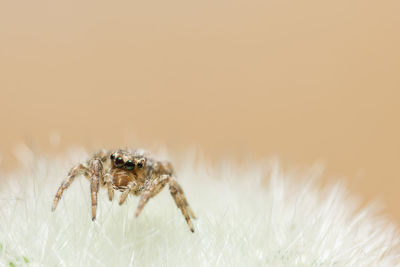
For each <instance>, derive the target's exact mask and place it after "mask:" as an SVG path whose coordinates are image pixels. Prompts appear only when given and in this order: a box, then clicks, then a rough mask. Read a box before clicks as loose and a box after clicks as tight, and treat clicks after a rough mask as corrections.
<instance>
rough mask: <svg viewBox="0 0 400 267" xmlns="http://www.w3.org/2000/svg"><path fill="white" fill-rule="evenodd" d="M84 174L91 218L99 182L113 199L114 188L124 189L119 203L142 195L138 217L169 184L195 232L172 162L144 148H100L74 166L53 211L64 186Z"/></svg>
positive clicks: (60, 190) (95, 205)
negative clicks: (90, 207)
mask: <svg viewBox="0 0 400 267" xmlns="http://www.w3.org/2000/svg"><path fill="white" fill-rule="evenodd" d="M82 174H83V175H84V176H85V177H86V178H87V179H88V180H89V181H90V194H91V201H92V220H95V219H96V208H97V193H98V191H99V185H100V186H102V187H106V188H107V189H108V198H109V199H110V201H112V199H113V196H114V190H119V191H121V192H122V194H121V198H120V200H119V204H120V205H121V204H123V203H124V201H125V200H126V198H127V197H128V194H129V193H132V194H134V195H136V196H139V195H140V200H139V205H138V207H137V210H136V214H135V215H136V217H137V216H139V214H140V212H141V211H142V209H143V207H144V206H145V205H146V203H147V202H148V201H149V199H150V198H151V197H154V196H155V195H157V194H158V193H159V192H160V191H161V190H162V189H163V187H164V186H165V185H166V184H168V185H169V191H170V193H171V196H172V197H173V199H174V200H175V203H176V205H177V206H178V208H179V209H180V210H181V212H182V214H183V216H184V217H185V219H186V222H187V224H188V225H189V228H190V231H192V232H194V229H193V225H192V222H191V220H190V218H192V219H195V216H194V213H193V211H192V210H191V209H190V207H189V204H188V202H187V201H186V197H185V195H184V193H183V190H182V188H181V186H180V185H179V184H178V182H177V181H176V179H175V177H174V171H173V168H172V165H171V163H170V162H167V161H157V160H155V159H153V158H152V157H151V155H150V154H149V153H147V152H144V151H143V150H133V151H127V150H115V151H113V152H109V151H105V150H101V151H99V152H97V153H95V154H94V155H93V157H92V158H90V159H89V160H87V162H86V163H80V164H77V165H76V166H74V167H73V168H71V170H70V171H69V173H68V176H67V178H66V179H65V180H64V181H63V182H62V183H61V185H60V187H59V188H58V191H57V193H56V195H55V197H54V201H53V207H52V211H54V210H55V209H56V207H57V204H58V202H59V200H60V198H61V196H62V194H63V192H64V190H66V189H67V188H68V187H69V186H70V185H71V183H72V182H73V180H74V179H75V177H76V176H78V175H82Z"/></svg>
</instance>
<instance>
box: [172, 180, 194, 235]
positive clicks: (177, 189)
mask: <svg viewBox="0 0 400 267" xmlns="http://www.w3.org/2000/svg"><path fill="white" fill-rule="evenodd" d="M168 184H169V191H170V193H171V196H172V198H173V199H174V200H175V204H176V205H177V206H178V208H179V209H180V210H181V212H182V214H183V216H184V217H185V220H186V223H187V224H188V225H189V228H190V231H192V232H194V228H193V224H192V221H191V220H190V217H192V218H193V219H195V216H194V213H193V211H192V210H191V209H190V207H189V204H188V202H187V200H186V197H185V194H184V193H183V190H182V188H181V186H180V185H179V184H178V182H177V181H176V179H175V178H174V177H169V180H168Z"/></svg>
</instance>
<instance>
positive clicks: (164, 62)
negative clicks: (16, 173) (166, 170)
mask: <svg viewBox="0 0 400 267" xmlns="http://www.w3.org/2000/svg"><path fill="white" fill-rule="evenodd" d="M399 14H400V2H399V1H366V0H363V1H348V0H337V1H317V0H315V1H283V0H274V1H270V0H263V1H243V0H241V1H237V0H235V1H232V0H229V1H228V0H225V1H212V0H203V1H183V0H182V1H176V0H172V1H161V0H158V1H140V2H139V1H15V0H13V1H7V0H5V1H1V2H0V122H1V132H0V153H1V154H2V155H3V161H2V168H6V169H8V170H9V169H11V168H13V167H15V164H14V162H15V158H14V157H13V154H12V151H13V148H14V146H15V144H17V143H19V142H24V143H27V144H29V145H30V146H32V147H35V148H36V149H38V150H41V151H48V152H50V151H52V152H61V151H63V149H64V148H65V147H68V146H69V145H71V144H76V145H81V144H82V145H85V146H86V147H88V148H90V149H96V148H98V147H99V146H103V145H104V146H106V147H112V146H125V144H130V145H132V144H133V145H135V144H136V143H140V144H142V145H154V144H164V145H166V146H167V147H168V148H170V149H177V150H181V149H185V148H186V147H188V146H189V147H192V146H195V147H197V149H199V150H201V151H203V152H204V154H205V155H206V156H207V157H209V158H211V159H221V158H222V157H225V156H229V157H234V158H236V159H239V160H240V159H243V158H244V157H246V156H249V157H254V158H264V157H268V156H271V155H279V156H280V158H281V160H282V161H283V162H284V163H285V164H286V165H290V164H300V165H307V164H312V163H313V162H315V161H319V160H323V161H324V162H325V163H326V164H327V165H326V166H327V177H331V178H330V179H337V177H338V176H341V177H346V179H347V181H348V184H349V187H350V188H351V189H352V190H353V191H354V192H356V193H358V194H360V195H361V196H363V197H364V198H365V199H367V200H371V199H375V198H380V199H382V200H383V202H384V203H385V204H386V206H387V211H388V213H389V214H390V215H391V216H392V217H393V218H395V219H397V220H398V221H400V209H399V207H398V205H397V204H398V201H399V193H398V192H399V190H400V127H399V115H400V106H399V104H400V91H399V90H400V52H399V51H400V16H399ZM56 133H59V134H60V135H61V145H60V146H59V147H52V146H51V145H50V143H51V142H49V140H50V139H51V140H53V141H52V142H53V143H54V142H56V141H57V140H56V139H57V134H56ZM138 140H140V141H138Z"/></svg>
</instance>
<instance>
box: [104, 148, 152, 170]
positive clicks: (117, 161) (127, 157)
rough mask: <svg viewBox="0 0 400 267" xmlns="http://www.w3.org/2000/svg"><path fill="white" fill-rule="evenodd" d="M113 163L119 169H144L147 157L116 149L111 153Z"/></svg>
mask: <svg viewBox="0 0 400 267" xmlns="http://www.w3.org/2000/svg"><path fill="white" fill-rule="evenodd" d="M110 160H111V165H112V166H113V167H115V168H118V169H125V170H128V171H132V170H134V169H143V168H144V167H145V166H146V159H145V158H143V157H134V156H133V155H132V154H130V153H128V152H125V153H124V152H123V151H116V152H114V153H112V154H111V155H110Z"/></svg>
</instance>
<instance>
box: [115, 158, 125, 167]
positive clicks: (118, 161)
mask: <svg viewBox="0 0 400 267" xmlns="http://www.w3.org/2000/svg"><path fill="white" fill-rule="evenodd" d="M114 163H115V166H117V168H121V167H122V166H124V160H123V159H122V158H121V157H118V158H116V159H115V161H114Z"/></svg>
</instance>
